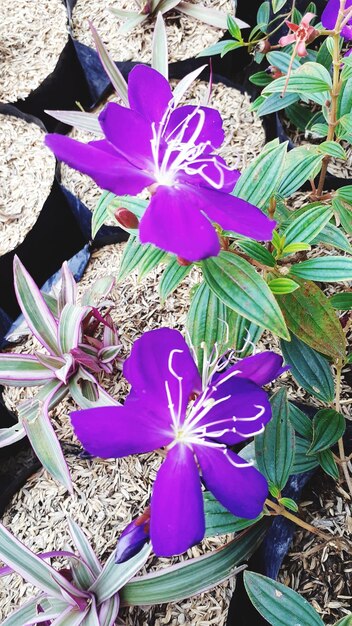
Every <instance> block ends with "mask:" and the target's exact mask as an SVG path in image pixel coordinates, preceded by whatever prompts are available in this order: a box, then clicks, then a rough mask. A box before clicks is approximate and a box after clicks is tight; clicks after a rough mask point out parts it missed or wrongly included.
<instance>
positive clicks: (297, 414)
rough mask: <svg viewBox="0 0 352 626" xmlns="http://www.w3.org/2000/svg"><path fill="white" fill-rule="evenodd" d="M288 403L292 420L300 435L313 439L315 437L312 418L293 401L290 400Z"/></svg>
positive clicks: (309, 439)
mask: <svg viewBox="0 0 352 626" xmlns="http://www.w3.org/2000/svg"><path fill="white" fill-rule="evenodd" d="M288 405H289V417H290V422H291V424H292V426H293V428H294V429H295V431H296V432H297V433H298V434H299V435H302V437H304V438H305V439H308V441H311V440H312V437H313V426H312V420H311V419H309V417H308V416H307V415H306V414H305V413H303V411H301V409H299V408H298V406H296V405H295V404H293V403H292V402H289V403H288Z"/></svg>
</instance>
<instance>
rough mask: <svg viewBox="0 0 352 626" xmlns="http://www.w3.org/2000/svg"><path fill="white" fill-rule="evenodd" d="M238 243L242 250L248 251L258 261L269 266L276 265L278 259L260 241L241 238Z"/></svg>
mask: <svg viewBox="0 0 352 626" xmlns="http://www.w3.org/2000/svg"><path fill="white" fill-rule="evenodd" d="M236 243H237V245H238V247H239V248H241V250H243V251H244V252H247V254H249V255H250V256H251V257H252V258H253V259H255V260H256V261H259V263H263V264H264V265H268V266H269V267H275V265H276V261H275V259H274V257H273V255H272V254H271V252H269V251H268V250H267V249H266V248H265V247H264V246H263V245H262V244H260V243H258V241H253V239H239V240H238V241H237V242H236Z"/></svg>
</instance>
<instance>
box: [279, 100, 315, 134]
mask: <svg viewBox="0 0 352 626" xmlns="http://www.w3.org/2000/svg"><path fill="white" fill-rule="evenodd" d="M285 114H286V117H287V118H288V119H289V121H290V122H291V124H293V126H295V127H296V128H297V129H298V130H300V131H301V132H303V133H304V132H305V131H306V129H307V127H308V126H309V124H310V122H311V120H312V119H313V116H314V113H312V111H311V110H310V109H309V108H308V107H306V106H304V105H303V103H302V102H295V103H294V104H291V105H290V106H289V107H287V108H286V109H285Z"/></svg>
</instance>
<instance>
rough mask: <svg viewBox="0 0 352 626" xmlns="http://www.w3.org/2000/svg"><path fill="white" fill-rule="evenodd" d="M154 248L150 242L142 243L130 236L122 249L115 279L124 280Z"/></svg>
mask: <svg viewBox="0 0 352 626" xmlns="http://www.w3.org/2000/svg"><path fill="white" fill-rule="evenodd" d="M155 249H156V248H155V247H154V246H152V245H151V244H146V245H142V244H141V243H140V242H139V240H138V239H137V237H130V238H129V240H128V242H127V243H126V245H125V248H124V251H123V255H122V259H121V263H120V267H119V271H118V274H117V280H118V281H119V282H121V281H122V280H124V278H126V276H128V275H129V274H130V273H131V272H133V270H135V269H136V267H138V265H139V264H140V263H141V262H142V261H144V260H145V259H148V258H149V255H150V254H151V253H152V252H153V251H154V250H155Z"/></svg>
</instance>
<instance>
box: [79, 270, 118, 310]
mask: <svg viewBox="0 0 352 626" xmlns="http://www.w3.org/2000/svg"><path fill="white" fill-rule="evenodd" d="M114 285H115V278H114V277H113V276H101V277H100V278H98V279H97V280H96V281H95V282H94V283H93V284H92V285H91V286H90V287H89V289H87V291H85V292H84V294H83V295H82V298H81V303H82V306H95V307H96V306H98V305H99V304H100V302H101V300H102V299H103V298H106V296H108V295H109V293H110V291H111V290H112V288H113V286H114Z"/></svg>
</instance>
